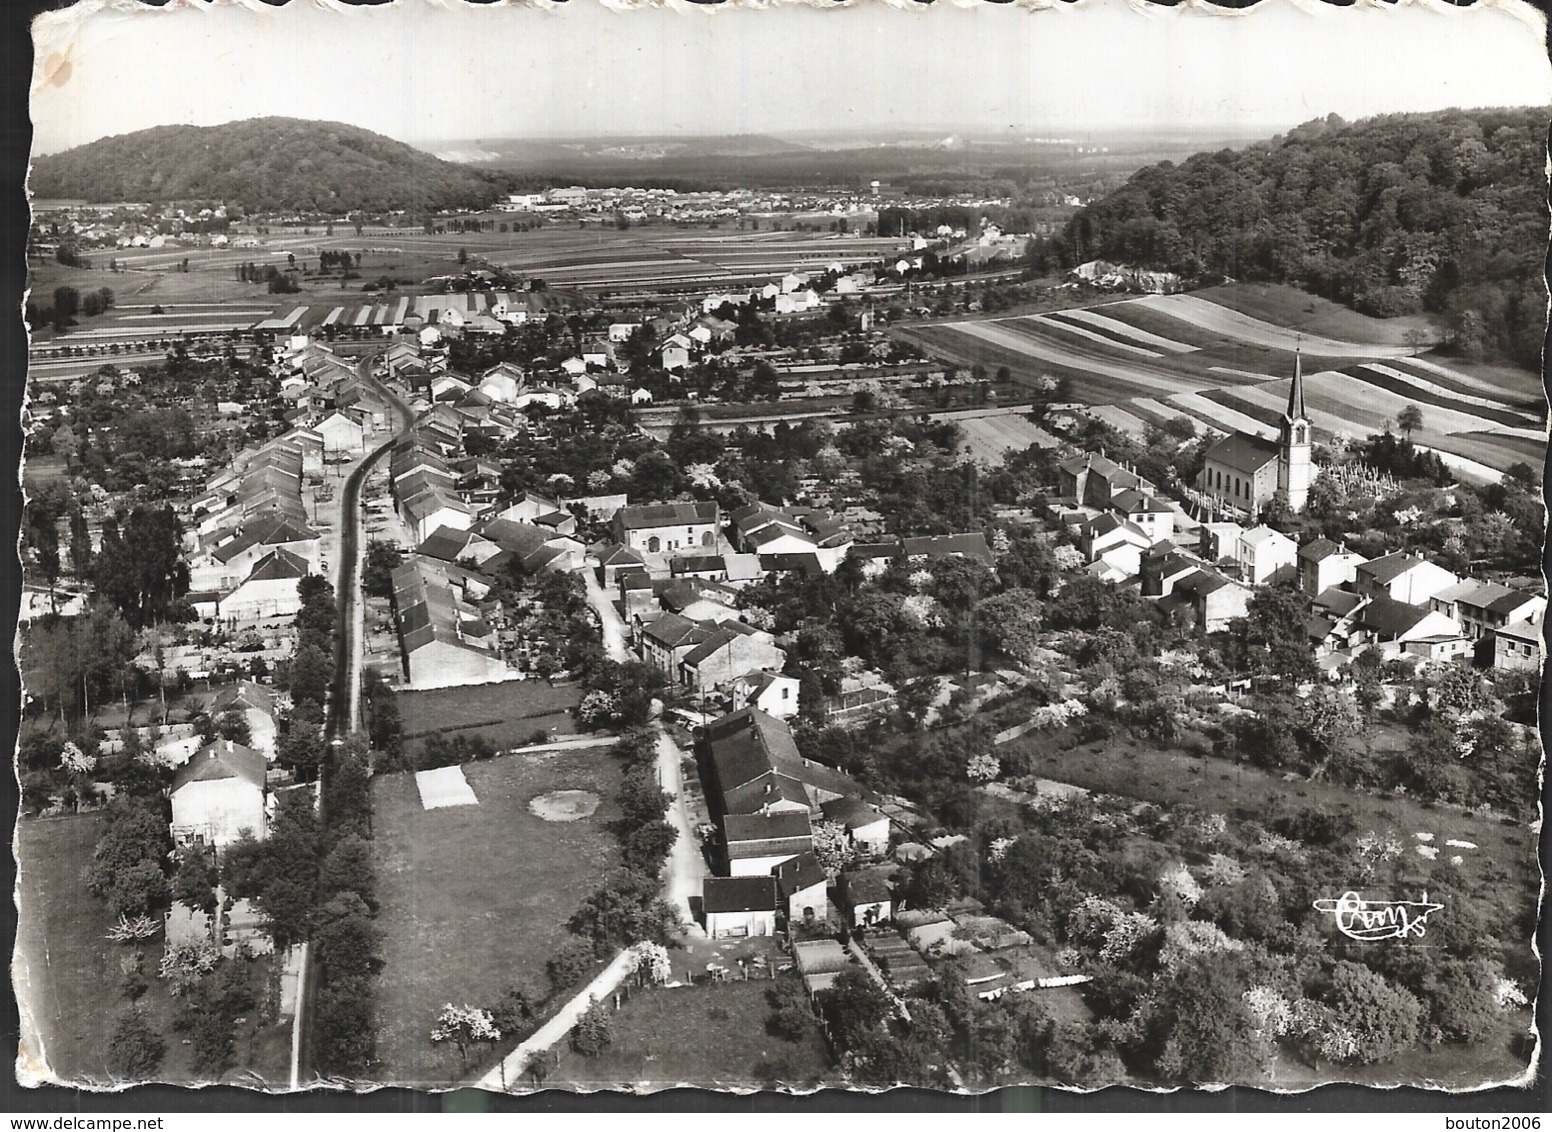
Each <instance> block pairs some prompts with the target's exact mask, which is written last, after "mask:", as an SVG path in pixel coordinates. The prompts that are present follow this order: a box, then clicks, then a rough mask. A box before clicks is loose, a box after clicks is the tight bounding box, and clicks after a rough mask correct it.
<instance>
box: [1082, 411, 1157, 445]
mask: <svg viewBox="0 0 1552 1132" xmlns="http://www.w3.org/2000/svg"><path fill="white" fill-rule="evenodd" d="M1089 414H1090V415H1091V416H1094V417H1097V418H1098V419H1099V420H1102V421H1104V422H1105V423H1106V424H1107V425H1110V426H1111V427H1112V428H1114V429H1117V430H1119V431H1121V432H1124V433H1126V434H1127V435H1128V436H1136V437H1141V436H1144V435H1145V434H1146V433H1147V431H1148V424H1147V422H1146V421H1144V420H1142V419H1141V418H1140V417H1135V416H1133V415H1132V414H1131V413H1128V412H1127V411H1126V410H1125V409H1123V408H1122V407H1121V406H1120V405H1092V406H1090V408H1089Z"/></svg>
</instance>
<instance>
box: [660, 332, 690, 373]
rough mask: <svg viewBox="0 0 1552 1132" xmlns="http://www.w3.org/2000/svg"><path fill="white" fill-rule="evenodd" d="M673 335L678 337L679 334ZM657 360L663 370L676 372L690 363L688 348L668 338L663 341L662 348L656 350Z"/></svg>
mask: <svg viewBox="0 0 1552 1132" xmlns="http://www.w3.org/2000/svg"><path fill="white" fill-rule="evenodd" d="M675 337H679V335H675ZM658 361H659V363H660V364H661V365H662V367H663V369H664V371H665V372H667V373H678V372H679V371H680V370H682V369H685V368H686V367H688V366H689V364H690V351H689V348H688V347H687V346H684V345H681V344H679V343H678V342H675V341H674V340H673V339H670V340H669V341H667V342H665V343H663V348H662V349H661V350H659V351H658Z"/></svg>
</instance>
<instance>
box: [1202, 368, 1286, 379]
mask: <svg viewBox="0 0 1552 1132" xmlns="http://www.w3.org/2000/svg"><path fill="white" fill-rule="evenodd" d="M1207 372H1208V373H1222V374H1227V375H1228V376H1229V377H1248V378H1250V379H1251V380H1252V381H1277V380H1279V377H1278V375H1277V374H1275V373H1252V372H1250V370H1248V369H1230V368H1229V367H1228V366H1208V367H1207Z"/></svg>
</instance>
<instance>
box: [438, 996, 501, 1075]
mask: <svg viewBox="0 0 1552 1132" xmlns="http://www.w3.org/2000/svg"><path fill="white" fill-rule="evenodd" d="M431 1040H432V1041H433V1042H451V1043H452V1044H453V1046H454V1047H455V1048H456V1049H457V1050H458V1056H459V1058H460V1059H462V1061H463V1067H464V1069H465V1070H467V1069H468V1068H469V1049H470V1047H471V1046H474V1045H477V1044H481V1043H487V1042H499V1041H500V1040H501V1031H500V1030H498V1029H497V1028H496V1022H495V1019H493V1018H492V1017H491V1016H490V1011H488V1010H481V1009H479V1008H478V1007H474V1006H454V1005H453V1004H452V1003H450V1002H449V1003H448V1004H447V1005H446V1006H444V1007H442V1013H441V1014H440V1015H439V1016H438V1017H437V1021H436V1025H435V1026H433V1027H432V1029H431Z"/></svg>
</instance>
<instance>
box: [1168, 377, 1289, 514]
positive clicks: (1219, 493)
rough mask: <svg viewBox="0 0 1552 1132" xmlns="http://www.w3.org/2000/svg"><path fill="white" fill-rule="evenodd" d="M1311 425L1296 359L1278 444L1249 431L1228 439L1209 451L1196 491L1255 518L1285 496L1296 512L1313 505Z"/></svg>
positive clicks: (1276, 441)
mask: <svg viewBox="0 0 1552 1132" xmlns="http://www.w3.org/2000/svg"><path fill="white" fill-rule="evenodd" d="M1310 448H1311V440H1310V420H1309V414H1308V413H1307V412H1305V409H1304V372H1303V363H1302V361H1301V359H1300V358H1299V356H1298V355H1295V356H1294V362H1293V384H1292V385H1291V386H1290V387H1289V389H1288V407H1287V408H1286V409H1285V410H1284V411H1283V418H1282V422H1281V423H1280V424H1279V426H1278V435H1277V439H1276V440H1272V439H1270V438H1268V437H1264V436H1257V435H1256V434H1254V433H1249V432H1235V433H1231V434H1230V435H1228V436H1225V437H1224V438H1223V439H1222V440H1220V441H1218V443H1216V444H1214V445H1213V446H1212V447H1211V448H1209V449H1208V450H1207V459H1206V462H1205V463H1204V464H1203V466H1202V475H1201V478H1200V479H1199V480H1198V481H1197V487H1198V488H1199V489H1200V490H1201V492H1202V494H1203V495H1205V496H1206V497H1207V499H1208V501H1209V502H1210V503H1212V504H1215V505H1217V506H1219V507H1221V508H1222V509H1223V510H1224V511H1226V512H1235V511H1238V512H1243V513H1244V514H1246V515H1248V516H1250V517H1252V518H1253V517H1254V516H1256V515H1257V514H1259V513H1260V511H1261V509H1262V508H1263V507H1265V506H1266V505H1267V504H1269V503H1270V502H1272V498H1273V496H1275V495H1276V494H1277V493H1278V492H1282V493H1283V495H1284V496H1285V497H1286V498H1287V500H1288V507H1289V509H1290V510H1293V511H1302V510H1304V504H1305V503H1306V502H1307V501H1308V500H1309V488H1310V482H1311V480H1313V479H1314V465H1313V463H1312V462H1311V459H1310Z"/></svg>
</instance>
